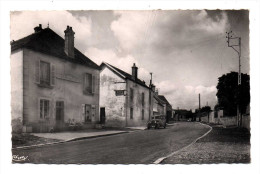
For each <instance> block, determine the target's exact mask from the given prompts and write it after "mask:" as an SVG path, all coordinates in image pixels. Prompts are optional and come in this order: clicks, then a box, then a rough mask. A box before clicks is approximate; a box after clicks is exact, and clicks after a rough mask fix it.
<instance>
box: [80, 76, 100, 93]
mask: <svg viewBox="0 0 260 174" xmlns="http://www.w3.org/2000/svg"><path fill="white" fill-rule="evenodd" d="M87 76H88V79H87ZM87 81H89V82H88V83H90V84H89V85H88V86H87ZM96 81H97V80H96V76H95V75H94V74H92V73H88V72H86V73H84V75H83V93H84V94H92V95H93V94H95V92H96Z"/></svg>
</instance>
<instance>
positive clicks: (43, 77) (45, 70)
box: [40, 61, 51, 85]
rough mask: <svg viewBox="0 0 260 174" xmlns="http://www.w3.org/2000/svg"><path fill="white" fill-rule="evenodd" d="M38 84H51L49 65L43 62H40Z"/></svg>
mask: <svg viewBox="0 0 260 174" xmlns="http://www.w3.org/2000/svg"><path fill="white" fill-rule="evenodd" d="M40 84H41V85H50V84H51V65H50V63H47V62H44V61H40Z"/></svg>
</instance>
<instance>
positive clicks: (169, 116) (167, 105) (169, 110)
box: [158, 95, 172, 123]
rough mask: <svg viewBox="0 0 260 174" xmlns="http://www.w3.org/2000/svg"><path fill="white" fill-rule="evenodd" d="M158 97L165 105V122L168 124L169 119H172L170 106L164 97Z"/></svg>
mask: <svg viewBox="0 0 260 174" xmlns="http://www.w3.org/2000/svg"><path fill="white" fill-rule="evenodd" d="M158 97H159V98H160V99H161V100H162V101H163V102H164V103H165V115H166V122H167V123H168V122H169V121H170V119H172V105H171V104H170V103H169V102H168V100H167V99H166V98H165V96H163V95H158Z"/></svg>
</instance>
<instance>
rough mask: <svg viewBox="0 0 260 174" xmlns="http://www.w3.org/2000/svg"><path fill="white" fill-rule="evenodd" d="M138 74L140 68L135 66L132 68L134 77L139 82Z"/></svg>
mask: <svg viewBox="0 0 260 174" xmlns="http://www.w3.org/2000/svg"><path fill="white" fill-rule="evenodd" d="M137 73H138V68H137V67H136V66H135V63H134V65H133V66H132V77H133V79H134V80H137Z"/></svg>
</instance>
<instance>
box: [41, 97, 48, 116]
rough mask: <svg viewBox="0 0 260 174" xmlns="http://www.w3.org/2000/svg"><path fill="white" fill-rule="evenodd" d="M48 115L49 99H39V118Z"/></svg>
mask: <svg viewBox="0 0 260 174" xmlns="http://www.w3.org/2000/svg"><path fill="white" fill-rule="evenodd" d="M49 117H50V101H49V100H47V99H40V118H41V119H47V118H49Z"/></svg>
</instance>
